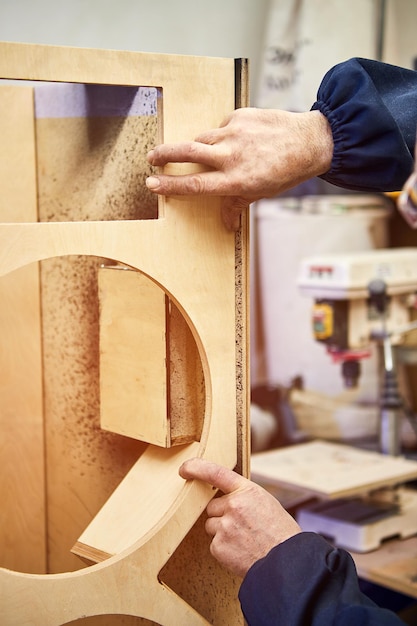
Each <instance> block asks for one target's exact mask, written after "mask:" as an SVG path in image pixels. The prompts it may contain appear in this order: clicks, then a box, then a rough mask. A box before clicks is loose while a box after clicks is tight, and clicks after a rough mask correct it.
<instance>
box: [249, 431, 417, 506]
mask: <svg viewBox="0 0 417 626" xmlns="http://www.w3.org/2000/svg"><path fill="white" fill-rule="evenodd" d="M251 468H252V470H251V471H252V478H253V479H254V480H255V481H257V482H262V480H267V481H269V482H271V481H275V482H276V483H277V484H280V485H282V486H287V487H290V488H297V487H298V488H300V489H302V490H303V491H304V492H305V491H308V492H310V493H311V494H312V495H314V496H318V497H320V498H341V497H344V496H352V495H356V494H362V493H366V492H369V491H373V490H375V489H378V488H380V487H385V486H389V485H396V484H400V483H404V482H406V481H408V480H412V479H414V478H416V477H417V462H416V461H410V460H407V459H404V458H402V457H391V456H387V455H383V454H379V453H377V452H370V451H367V450H360V449H359V448H354V447H353V446H348V445H345V444H338V443H330V442H327V441H311V442H308V443H302V444H298V445H295V446H289V447H288V448H279V449H277V450H271V451H268V452H260V453H259V454H254V455H253V456H252V460H251Z"/></svg>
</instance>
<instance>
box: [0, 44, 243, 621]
mask: <svg viewBox="0 0 417 626" xmlns="http://www.w3.org/2000/svg"><path fill="white" fill-rule="evenodd" d="M1 74H3V76H6V77H21V78H36V79H45V80H64V81H71V80H76V81H80V82H91V83H99V82H104V83H108V84H119V83H122V84H126V85H129V84H130V85H135V84H137V83H138V81H140V82H141V83H142V84H146V85H156V86H158V87H162V92H163V98H164V106H163V109H164V138H165V140H166V141H177V140H184V139H192V138H193V137H194V136H195V135H196V134H197V133H198V132H201V131H203V130H206V129H207V128H210V127H213V126H215V125H218V124H219V123H220V122H221V121H222V119H223V118H224V117H225V116H226V115H227V114H228V113H230V110H231V109H232V108H233V106H234V87H235V85H234V62H233V60H230V59H202V58H188V57H175V56H174V57H172V56H171V55H141V54H134V53H118V52H108V51H92V50H75V51H68V50H66V49H60V48H54V47H43V46H19V45H17V44H4V45H3V46H1V50H0V75H1ZM41 125H43V126H45V124H43V122H42V124H41V123H39V124H38V129H39V130H40V129H41ZM51 125H52V124H51ZM46 126H48V123H47V124H46ZM68 126H70V125H68ZM44 131H45V128H43V129H42V132H44ZM60 131H62V127H60ZM72 140H73V137H72V136H71V142H72ZM71 142H70V143H71ZM58 143H59V142H58ZM63 146H65V133H63V134H62V143H61V144H60V148H62V147H63ZM120 154H122V153H120ZM50 158H51V157H50ZM64 158H65V155H64ZM192 169H194V166H192V165H190V164H183V165H176V166H173V165H170V166H167V168H166V171H167V172H178V173H180V172H185V171H191V170H192ZM39 172H40V173H42V174H44V170H43V167H42V164H41V162H40V168H39ZM58 173H59V171H58ZM79 180H80V182H81V181H82V180H85V179H83V177H81V178H80V179H79ZM49 182H51V183H52V181H49ZM53 182H54V184H55V181H53ZM72 182H73V181H72V180H69V181H68V183H69V184H68V186H66V185H62V186H59V185H58V186H56V187H55V194H54V205H53V210H52V211H46V212H45V213H44V215H43V219H45V220H48V221H49V220H51V219H52V220H55V219H56V221H57V222H58V220H60V219H61V220H62V219H64V220H65V219H66V218H65V216H64V211H65V212H66V214H67V215H68V207H70V206H71V202H70V201H71V200H72V199H74V197H75V196H74V193H75V192H76V189H75V187H74V186H72V187H71V183H72ZM44 183H45V185H46V184H47V181H44ZM68 188H71V189H72V192H73V193H72V195H71V194H70V195H68V194H67V190H68ZM44 189H45V188H44ZM61 193H62V194H63V198H61V200H62V201H61V202H60V201H59V200H60V194H61ZM56 194H57V195H56ZM57 198H58V201H57ZM64 200H65V202H64ZM42 204H43V207H44V209H46V204H45V202H44V200H42ZM75 205H76V203H74V206H75ZM90 207H92V208H95V205H94V202H92V204H91V205H90ZM82 208H83V207H81V211H80V210H79V209H78V208H77V207H75V211H76V215H79V216H80V217H77V218H76V219H84V218H83V211H82ZM160 214H161V216H162V217H163V219H159V220H147V221H144V220H141V221H138V220H132V221H131V222H123V221H115V222H111V221H107V222H94V221H93V222H92V221H88V222H73V223H71V224H68V223H43V224H35V225H30V224H20V225H10V227H9V225H4V224H3V225H1V227H0V241H1V245H0V272H3V273H7V272H10V271H11V270H12V269H13V268H14V267H21V266H22V265H24V264H25V263H28V262H31V261H33V260H41V259H48V261H43V262H42V284H43V285H44V284H45V285H48V283H49V287H47V286H45V287H44V288H43V289H44V291H43V296H42V297H43V306H45V315H44V333H45V336H44V343H45V354H46V355H50V356H48V357H46V359H45V378H46V380H47V381H48V382H47V383H46V388H45V401H46V405H47V406H46V412H47V415H48V416H49V421H48V426H47V431H48V443H49V446H48V467H50V468H51V474H52V471H53V472H54V474H55V475H51V476H49V471H48V481H49V484H48V492H49V493H50V494H51V495H50V497H49V502H48V505H49V506H48V512H49V519H50V529H51V532H50V559H51V560H50V562H51V564H52V566H51V571H58V569H57V568H58V567H59V566H61V565H63V564H64V563H65V564H66V565H67V564H68V561H64V559H63V557H62V556H61V554H58V551H57V546H58V543H59V542H62V543H64V544H65V545H66V544H67V543H68V540H69V538H70V536H71V535H73V531H74V530H75V528H76V526H78V525H79V523H80V521H85V520H86V519H87V518H90V519H91V517H92V516H93V515H94V514H95V513H94V510H95V509H96V507H97V504H98V501H99V500H102V499H103V497H104V495H105V492H106V491H110V492H111V491H112V490H113V489H114V486H115V484H114V483H117V482H118V479H119V475H120V474H124V473H125V472H126V465H129V463H130V464H132V463H133V461H134V457H135V454H136V458H137V456H139V454H140V452H141V450H139V449H138V448H134V450H133V452H132V453H128V454H125V453H123V452H124V451H123V441H121V439H124V438H118V437H117V435H111V434H110V433H100V432H99V429H98V428H97V421H96V420H97V417H98V410H97V398H98V395H97V390H98V384H97V382H98V376H97V360H98V359H97V354H98V323H97V320H98V305H97V276H96V274H97V268H98V264H99V263H101V262H102V259H114V260H116V261H119V262H121V263H124V264H126V265H129V266H131V267H133V268H137V269H140V270H141V271H143V272H144V273H146V274H148V275H149V276H152V278H153V279H154V280H155V281H156V282H158V283H159V284H161V285H163V287H164V289H166V291H167V293H168V295H169V296H170V297H172V300H173V301H174V303H175V305H176V306H177V307H178V310H179V311H180V312H181V314H182V315H184V317H185V319H186V321H187V323H188V325H189V327H190V328H191V330H192V333H193V337H194V339H195V341H196V344H197V347H198V350H199V353H200V356H201V359H202V363H203V370H204V376H205V387H206V390H205V391H206V396H205V415H204V424H203V430H202V434H201V441H200V442H198V443H195V444H191V445H187V446H179V447H178V448H172V449H170V450H163V449H160V448H157V447H155V446H148V447H147V449H146V451H145V452H144V453H143V454H142V456H141V458H140V461H139V462H140V463H143V468H144V476H143V477H142V479H143V478H147V479H148V481H149V482H150V483H151V484H153V485H154V491H155V497H156V499H155V503H156V504H155V506H156V508H157V509H159V512H160V513H161V518H160V519H159V521H158V522H157V523H156V525H155V524H153V525H152V527H151V528H150V529H149V532H147V533H145V535H144V536H141V537H138V540H137V541H136V543H135V544H134V545H132V546H130V547H129V548H127V549H126V550H125V551H124V552H122V553H120V554H118V555H115V556H113V557H111V558H109V559H108V560H107V561H104V562H103V563H100V564H99V565H96V566H94V567H91V568H88V569H87V570H82V571H79V572H74V573H71V572H68V573H66V574H65V575H64V576H61V575H56V574H51V575H49V576H45V577H36V576H35V577H31V578H30V579H27V578H24V577H21V576H14V575H10V574H9V573H8V572H6V571H4V570H3V571H2V570H0V593H1V594H2V598H4V604H2V606H1V608H0V619H3V620H8V622H9V623H10V626H11V625H12V624H19V625H20V624H21V623H23V622H27V623H30V622H31V620H32V622H33V623H39V621H42V623H43V624H45V626H48V625H50V626H52V625H56V624H62V623H67V622H69V621H71V620H72V621H74V620H76V619H78V618H79V617H80V616H93V615H94V616H96V615H98V614H104V615H114V614H115V613H116V614H118V615H119V616H121V615H138V616H143V617H146V618H147V619H148V620H151V621H154V622H155V623H160V624H178V623H180V624H187V625H190V626H191V625H194V624H207V623H214V624H225V623H227V624H239V623H242V622H243V618H242V616H241V614H240V610H239V604H238V601H237V598H236V589H237V586H238V581H236V579H235V578H234V577H231V576H230V575H228V574H225V577H224V578H222V579H219V578H218V577H217V573H218V569H216V567H213V559H212V558H211V557H210V555H209V553H208V550H207V542H208V540H207V537H206V536H205V534H204V529H203V528H202V527H201V526H198V527H197V526H195V523H196V520H197V519H198V518H199V517H200V515H201V512H202V511H203V509H204V508H205V506H206V504H207V502H208V501H209V500H210V498H212V497H213V490H212V489H211V488H210V487H209V486H205V485H201V484H198V483H196V482H192V483H188V484H184V481H182V479H180V478H179V477H178V465H179V463H180V462H181V461H182V460H183V459H184V458H189V457H190V456H191V455H195V454H197V455H201V456H204V457H205V458H211V459H213V460H214V461H218V462H220V463H223V464H225V465H228V466H229V467H233V466H234V464H235V463H236V460H237V459H238V455H237V443H238V442H237V439H238V434H237V432H239V437H240V436H242V434H243V433H244V431H245V424H246V421H245V410H246V407H245V400H243V401H241V402H240V404H239V402H237V395H238V396H240V397H239V399H241V398H242V396H243V397H246V393H247V387H246V382H247V381H246V375H247V374H246V372H245V371H244V367H242V363H243V361H244V352H245V351H244V349H243V352H242V354H239V352H238V360H239V368H240V369H239V375H238V376H237V369H236V322H237V318H239V315H240V314H242V312H243V311H245V309H246V282H245V281H246V273H245V272H243V274H242V282H241V285H240V291H239V311H238V313H237V314H236V304H237V299H236V291H235V280H236V264H237V263H241V261H242V258H243V257H244V256H245V252H244V248H245V246H246V242H245V240H244V238H245V234H244V231H243V230H242V233H241V236H242V237H243V239H241V241H240V245H241V250H240V253H237V251H236V241H237V239H235V236H234V235H233V233H230V232H227V231H226V230H225V229H224V227H223V224H222V221H221V209H220V199H219V198H196V199H192V200H191V199H178V198H165V199H163V200H162V201H161V202H160ZM56 216H57V217H56ZM117 219H118V220H120V219H123V216H122V217H120V216H118V217H117ZM33 226H34V227H33ZM155 251H159V252H163V256H162V255H161V254H155ZM62 255H69V257H71V258H69V257H68V258H62V259H61V258H59V259H51V258H50V257H54V256H58V257H61V256H62ZM75 255H76V256H75ZM79 255H81V256H79ZM82 255H88V256H89V258H88V259H87V261H88V263H87V262H85V260H84V257H83V256H82ZM174 261H175V262H174ZM74 262H75V264H76V265H75V267H74ZM191 268H192V271H191ZM191 274H192V279H193V280H192V282H191V281H190V280H189V277H190V275H191ZM47 279H50V280H47ZM195 283H197V284H198V285H199V289H198V290H196V289H195ZM77 301H78V302H81V303H82V306H77ZM64 304H66V305H67V307H68V308H69V311H65V310H64V306H63V305H64ZM243 317H244V315H243ZM239 333H240V334H239V338H241V339H242V341H243V342H244V341H245V336H246V332H245V319H243V318H242V319H240V320H239ZM80 372H82V376H81V382H77V380H76V374H79V373H80ZM237 380H238V381H239V385H238V393H236V382H237ZM237 408H238V414H239V420H240V422H239V431H237V425H236V409H237ZM107 435H111V436H109V437H107ZM239 443H240V442H239ZM240 451H241V456H240V461H243V465H244V463H245V461H246V458H244V455H245V447H244V446H241V447H240ZM171 455H173V457H172V458H171ZM169 460H170V462H168V461H169ZM153 463H155V464H156V466H157V467H158V470H159V472H162V474H163V473H164V472H163V470H164V468H165V469H166V470H167V471H168V470H169V474H168V476H169V481H170V483H171V489H169V490H168V491H169V493H168V494H167V498H166V499H161V500H160V501H158V498H157V495H158V491H159V488H160V485H161V484H164V482H163V479H162V480H159V481H158V480H157V478H158V476H159V474H158V473H155V472H152V467H153ZM123 464H124V465H123ZM52 468H53V469H52ZM96 485H98V486H99V489H98V492H99V495H98V496H97V497H96V491H95V487H96ZM92 498H93V499H94V501H92ZM137 500H138V501H140V498H139V496H138V498H137ZM134 506H138V503H137V502H136V500H133V501H132V507H134ZM154 515H155V519H156V518H157V517H158V515H157V512H155V513H154ZM179 546H181V548H179ZM197 546H201V547H202V551H201V552H198V554H201V555H204V556H203V557H202V562H201V563H200V567H199V568H198V567H195V570H194V571H195V572H196V576H198V577H199V579H200V581H201V584H200V585H198V580H197V578H194V579H193V580H192V581H191V580H188V582H187V583H186V584H184V585H182V584H181V582H180V584H176V585H175V586H176V588H178V592H177V593H175V592H173V591H171V590H170V589H169V588H168V587H167V586H166V584H164V581H163V580H162V581H161V579H160V576H159V572H160V571H161V568H163V567H164V565H165V564H166V565H167V566H171V570H170V572H171V573H170V577H171V576H172V578H171V580H172V583H171V584H172V586H174V583H175V582H177V583H178V582H179V581H182V576H183V571H182V570H183V568H184V567H187V560H193V559H194V554H195V548H196V547H197ZM53 552H55V554H54V555H53ZM181 552H182V558H180V557H179V555H180V553H181ZM184 554H185V558H184ZM171 555H172V556H171ZM177 555H178V556H177ZM170 556H171V558H170ZM205 556H207V558H205ZM74 558H75V557H74ZM177 558H178V560H176V559H177ZM167 561H168V563H167ZM66 569H71V568H70V567H67V568H66ZM188 578H189V577H188V576H187V575H186V576H185V579H188ZM190 587H192V588H193V589H192V590H191V589H190ZM200 590H201V591H202V592H201V593H200ZM207 590H210V593H209V594H207V593H206V592H207ZM191 597H193V598H194V600H195V601H198V605H199V607H198V610H199V611H200V612H199V613H198V612H197V611H196V610H195V609H194V608H193V606H196V604H194V602H193V603H191V600H189V598H191ZM182 598H183V599H184V600H185V601H184V600H182ZM188 601H189V602H190V603H191V604H188ZM97 619H98V620H99V619H100V618H97ZM103 619H105V618H103ZM115 619H118V618H115ZM105 623H110V622H105Z"/></svg>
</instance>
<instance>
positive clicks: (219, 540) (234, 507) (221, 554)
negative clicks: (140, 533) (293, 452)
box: [179, 458, 301, 577]
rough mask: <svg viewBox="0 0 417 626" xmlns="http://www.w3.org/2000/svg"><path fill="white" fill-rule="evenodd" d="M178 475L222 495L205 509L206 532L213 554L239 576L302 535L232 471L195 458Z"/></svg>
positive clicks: (262, 493)
mask: <svg viewBox="0 0 417 626" xmlns="http://www.w3.org/2000/svg"><path fill="white" fill-rule="evenodd" d="M179 473H180V475H181V476H182V477H183V478H186V479H198V480H202V481H204V482H206V483H209V484H210V485H212V486H213V487H216V488H218V489H220V490H221V491H222V492H223V493H224V495H223V496H221V497H217V498H214V499H213V500H211V501H210V502H209V504H208V506H207V515H208V519H207V521H206V531H207V533H208V534H209V535H210V536H212V537H213V540H212V542H211V547H210V550H211V553H212V555H213V556H214V557H215V558H216V559H217V560H218V561H219V562H220V563H221V564H222V565H224V566H225V567H227V568H228V569H229V570H230V571H232V572H233V573H235V574H238V575H239V576H242V577H243V576H245V575H246V572H247V571H248V570H249V568H250V567H251V566H252V565H253V564H254V563H255V561H258V560H259V559H261V558H262V557H264V556H265V555H266V554H268V552H269V551H270V550H271V549H272V548H273V547H274V546H276V545H278V544H279V543H282V542H283V541H285V540H286V539H289V538H290V537H292V536H293V535H296V534H297V533H299V532H301V529H300V527H299V525H298V524H297V522H296V521H295V520H294V519H293V517H291V515H290V514H289V513H287V511H285V509H283V507H282V506H281V504H280V503H279V502H278V500H276V498H274V497H273V496H272V495H271V494H270V493H268V492H267V491H265V489H262V487H260V486H259V485H257V484H255V483H253V482H251V481H250V480H248V479H247V478H244V477H243V476H240V475H239V474H237V473H236V472H233V471H232V470H229V469H227V468H225V467H222V466H221V465H217V464H216V463H212V462H210V461H206V460H204V459H199V458H195V459H190V460H188V461H186V462H185V463H183V465H182V466H181V467H180V469H179Z"/></svg>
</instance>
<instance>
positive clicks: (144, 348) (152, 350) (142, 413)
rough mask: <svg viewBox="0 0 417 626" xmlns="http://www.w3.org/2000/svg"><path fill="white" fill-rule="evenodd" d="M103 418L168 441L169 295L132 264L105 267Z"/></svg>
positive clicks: (123, 430) (144, 437) (107, 425)
mask: <svg viewBox="0 0 417 626" xmlns="http://www.w3.org/2000/svg"><path fill="white" fill-rule="evenodd" d="M99 298H100V424H101V427H102V428H104V429H105V430H109V431H111V432H115V433H119V434H121V435H126V436H129V437H133V438H134V439H139V440H140V441H145V442H147V443H152V444H155V445H158V446H162V447H169V446H170V445H171V441H170V425H169V422H168V398H167V337H166V325H167V322H166V296H165V293H164V291H163V290H162V289H161V288H160V287H159V286H158V285H156V284H155V283H154V282H153V281H152V280H150V279H149V278H147V277H146V276H144V275H143V274H141V273H140V272H134V271H132V270H129V269H123V268H118V269H115V268H109V267H107V268H105V267H104V268H101V269H100V271H99Z"/></svg>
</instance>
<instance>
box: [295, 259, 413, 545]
mask: <svg viewBox="0 0 417 626" xmlns="http://www.w3.org/2000/svg"><path fill="white" fill-rule="evenodd" d="M298 286H299V288H300V291H301V293H302V294H304V295H307V296H310V297H311V298H313V300H314V305H313V312H312V329H313V335H314V337H315V339H316V340H317V341H319V342H321V343H322V344H323V345H324V346H325V348H326V350H327V352H328V353H329V356H330V357H331V358H332V360H333V361H334V362H336V363H339V364H340V365H341V373H342V376H343V378H344V381H345V385H346V386H347V387H352V386H356V385H357V384H358V380H359V378H360V363H361V360H362V359H363V358H366V357H367V356H369V355H370V348H371V344H372V343H373V342H375V343H376V344H377V345H378V346H379V347H380V353H381V357H382V358H381V360H382V365H383V367H381V370H382V372H383V373H382V381H381V390H380V420H379V452H380V453H381V454H383V455H391V456H393V457H396V456H399V455H400V454H401V440H400V425H401V420H402V417H403V416H404V415H405V412H406V409H405V405H404V401H403V399H402V398H401V396H400V393H399V389H398V384H397V372H396V359H395V354H394V353H395V348H394V347H395V346H398V345H399V344H401V343H402V342H403V341H404V337H405V336H406V335H407V334H408V333H410V332H411V331H413V330H415V329H417V322H416V321H413V312H415V311H417V249H414V248H398V249H381V250H373V251H367V252H359V253H358V252H355V253H348V254H328V255H322V256H315V257H311V258H305V259H303V260H302V262H301V264H300V272H299V278H298ZM414 317H415V316H414ZM410 420H414V421H415V418H414V417H410ZM414 428H415V426H414ZM364 491H365V490H364ZM299 523H300V525H301V527H302V528H304V529H305V530H313V531H316V532H319V533H321V534H324V535H328V536H331V537H333V538H334V540H335V542H336V543H339V545H344V547H347V548H349V549H352V550H356V551H358V552H363V551H367V550H369V549H374V548H375V547H377V546H378V545H379V543H380V542H382V541H383V540H384V539H386V538H388V537H391V536H393V535H399V536H403V537H404V536H410V534H416V533H417V492H416V491H415V490H413V489H409V488H408V487H406V486H401V485H400V486H398V485H396V486H395V487H393V486H392V485H390V486H389V487H388V488H387V489H382V490H381V489H379V490H378V492H376V493H371V494H370V493H365V492H364V493H360V489H359V490H358V493H357V494H356V497H355V498H354V499H348V500H347V501H346V500H343V501H340V502H337V503H335V502H334V501H333V502H330V503H326V502H324V503H319V504H318V505H317V504H316V505H313V506H312V507H307V508H306V509H302V510H300V512H299ZM369 527H371V530H372V532H371V536H372V537H373V540H372V542H371V543H369V542H368V541H364V537H365V536H368V534H369V533H367V532H365V530H366V531H369V529H370V528H369Z"/></svg>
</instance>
